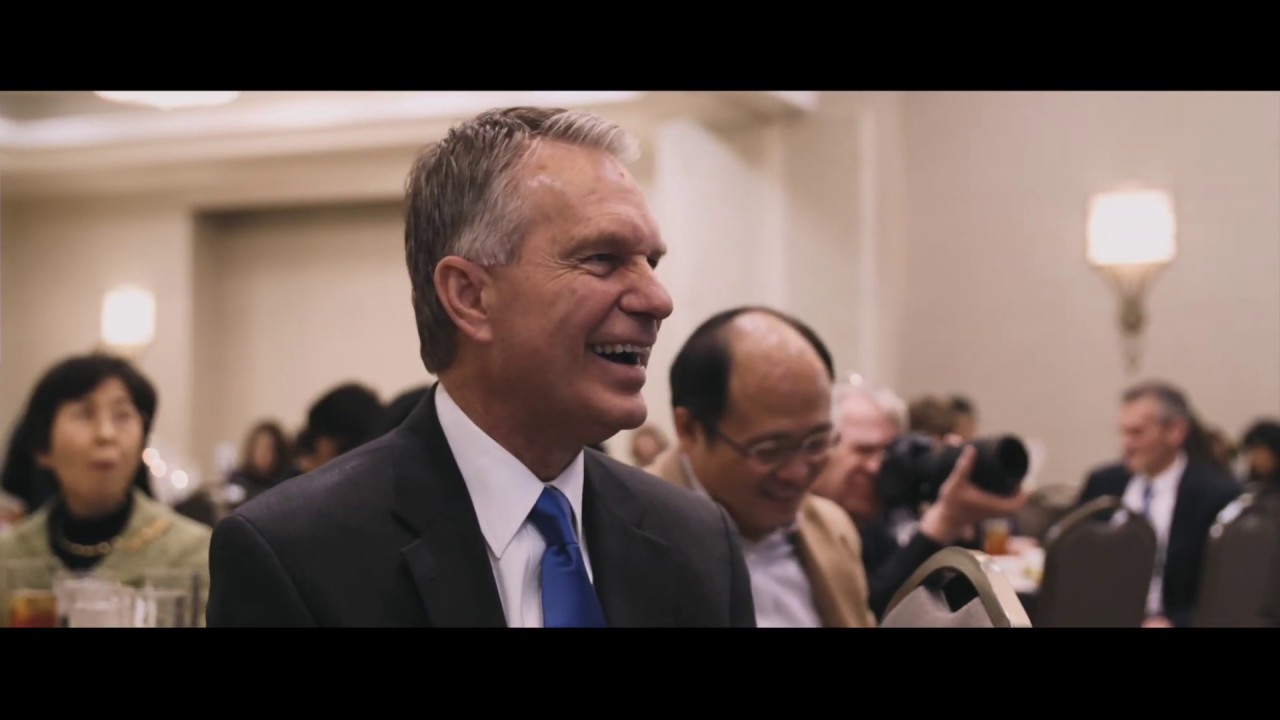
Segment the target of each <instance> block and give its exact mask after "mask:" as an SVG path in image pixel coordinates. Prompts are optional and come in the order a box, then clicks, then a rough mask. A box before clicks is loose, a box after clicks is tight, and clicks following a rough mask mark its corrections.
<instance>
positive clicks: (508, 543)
mask: <svg viewBox="0 0 1280 720" xmlns="http://www.w3.org/2000/svg"><path fill="white" fill-rule="evenodd" d="M436 411H437V413H438V414H439V416H440V427H441V429H443V430H444V436H445V439H446V440H448V441H449V449H450V450H451V451H452V452H453V458H454V460H455V461H456V462H457V463H458V469H459V470H460V471H462V479H463V480H464V481H465V482H466V484H467V492H468V493H470V495H471V503H472V505H473V506H474V507H475V511H476V518H477V519H478V520H479V521H480V531H481V532H482V533H483V534H484V539H485V544H486V545H487V546H488V550H489V562H490V563H491V564H492V566H493V577H494V579H495V580H496V581H497V584H498V595H499V597H501V599H502V609H503V611H504V613H505V614H506V616H507V626H508V627H542V579H541V569H542V553H543V551H545V550H546V548H547V543H546V541H545V540H543V539H542V534H541V533H539V532H538V529H537V528H536V527H534V525H533V523H532V522H530V521H529V513H530V512H531V511H532V510H533V506H534V504H535V503H536V502H537V501H538V498H539V497H541V496H542V491H543V489H544V488H545V485H544V484H543V482H542V481H541V480H539V479H538V477H537V476H536V475H534V474H533V472H531V471H530V470H529V468H527V467H525V466H524V464H523V463H521V462H520V461H519V460H517V459H516V458H515V456H513V455H512V454H511V453H509V452H507V450H506V449H505V448H503V447H502V446H501V445H499V444H498V443H497V441H495V440H494V439H493V438H491V437H489V436H488V435H487V434H485V432H484V431H483V430H481V429H480V428H479V427H477V426H476V424H475V423H474V422H472V421H471V418H469V417H467V415H466V413H464V412H462V408H460V407H458V405H457V403H456V402H454V400H453V398H451V397H450V396H449V393H448V392H447V391H446V390H445V387H444V383H440V384H438V385H437V386H436ZM584 482H585V480H584V474H583V454H582V453H578V455H577V457H575V458H574V459H573V462H571V463H569V466H568V467H566V468H565V469H564V472H562V473H560V475H559V477H557V478H556V479H555V480H552V481H551V482H550V483H549V484H550V485H553V486H555V488H556V489H557V490H559V491H560V492H562V493H564V495H565V497H567V498H568V499H569V504H570V505H571V506H572V507H573V528H574V532H575V533H576V534H577V536H578V543H579V544H580V545H581V547H582V557H583V560H584V561H585V563H586V566H587V575H588V577H593V576H592V572H591V557H590V555H589V554H588V552H587V542H586V537H585V536H584V535H583V533H582V488H583V485H584Z"/></svg>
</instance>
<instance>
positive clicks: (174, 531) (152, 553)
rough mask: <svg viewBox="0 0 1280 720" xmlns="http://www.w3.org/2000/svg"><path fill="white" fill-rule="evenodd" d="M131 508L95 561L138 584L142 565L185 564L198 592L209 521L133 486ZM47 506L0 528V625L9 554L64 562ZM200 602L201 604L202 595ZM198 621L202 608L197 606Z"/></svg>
mask: <svg viewBox="0 0 1280 720" xmlns="http://www.w3.org/2000/svg"><path fill="white" fill-rule="evenodd" d="M133 493H134V496H133V502H134V505H133V512H132V514H130V516H129V521H128V522H127V523H126V524H125V529H124V532H123V533H122V534H121V535H120V539H119V541H118V543H117V544H116V547H115V549H114V550H112V551H111V552H110V553H109V554H108V555H107V556H106V557H104V558H103V559H102V561H101V562H100V563H98V564H97V565H96V566H95V568H94V569H95V570H96V569H102V570H106V571H110V572H111V573H113V574H114V575H115V576H116V579H118V580H119V581H120V582H122V583H125V584H128V585H133V586H137V585H139V584H141V582H142V574H143V571H145V570H153V569H184V568H190V569H191V570H193V571H195V572H198V573H200V575H201V595H202V596H207V594H208V587H209V538H210V536H211V535H212V533H213V531H212V530H211V529H210V528H209V527H208V526H207V525H203V524H201V523H198V522H196V521H194V520H191V519H189V518H186V517H183V516H182V515H179V514H178V513H176V512H174V511H173V510H172V509H171V508H169V507H168V506H167V505H165V504H163V503H161V502H158V501H156V500H153V499H151V498H149V497H147V496H146V495H145V494H143V493H142V492H140V491H138V490H134V491H133ZM49 512H50V506H48V505H46V506H45V507H42V508H41V509H39V510H37V511H36V512H35V513H33V514H32V515H31V516H30V517H28V518H27V519H26V520H24V521H23V522H21V523H20V524H18V525H16V526H14V527H12V528H9V529H8V530H6V531H4V532H0V601H2V602H3V604H2V605H0V627H4V626H6V625H8V623H9V600H8V595H9V590H8V588H7V587H6V585H7V579H6V577H5V573H4V572H3V567H4V564H5V563H7V562H9V561H10V560H27V559H39V560H47V561H50V562H56V563H57V564H58V565H62V563H61V561H60V560H59V559H58V556H57V555H56V554H55V553H54V551H53V548H51V547H50V546H49ZM199 605H200V606H201V607H203V605H204V597H202V598H200V601H199ZM199 618H200V622H201V624H203V620H204V612H203V610H201V611H200V612H199Z"/></svg>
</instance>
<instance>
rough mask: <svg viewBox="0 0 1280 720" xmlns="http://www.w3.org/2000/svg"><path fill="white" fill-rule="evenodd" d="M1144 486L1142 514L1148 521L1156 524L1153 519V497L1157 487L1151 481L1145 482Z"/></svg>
mask: <svg viewBox="0 0 1280 720" xmlns="http://www.w3.org/2000/svg"><path fill="white" fill-rule="evenodd" d="M1142 485H1143V487H1142V514H1143V516H1144V517H1146V518H1147V519H1148V520H1151V521H1152V522H1155V521H1154V520H1152V518H1151V495H1152V493H1153V492H1154V491H1155V487H1154V486H1153V485H1152V483H1151V481H1150V480H1146V481H1144V482H1143V484H1142Z"/></svg>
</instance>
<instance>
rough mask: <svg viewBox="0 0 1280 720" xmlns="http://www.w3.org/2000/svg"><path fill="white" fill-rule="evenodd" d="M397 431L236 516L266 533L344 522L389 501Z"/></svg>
mask: <svg viewBox="0 0 1280 720" xmlns="http://www.w3.org/2000/svg"><path fill="white" fill-rule="evenodd" d="M393 435H394V433H391V434H388V435H385V436H383V437H381V438H378V439H376V440H373V441H371V442H369V443H367V444H365V445H362V446H360V447H358V448H356V449H354V450H351V451H350V452H348V453H346V454H344V455H341V456H339V457H337V458H334V459H333V460H330V461H329V462H327V463H325V464H324V465H322V466H321V467H319V468H316V469H315V470H312V471H310V472H306V473H303V474H301V475H297V476H295V477H292V478H289V479H288V480H285V481H284V482H282V483H280V484H278V485H276V486H274V487H271V488H269V489H268V490H265V491H263V492H262V493H261V494H259V495H258V496H256V497H255V498H253V499H252V500H250V501H248V502H246V503H245V504H244V505H241V506H240V507H238V508H236V509H235V510H234V511H233V512H232V513H231V514H232V515H233V516H235V517H239V518H241V519H243V520H246V521H248V522H249V523H250V524H251V525H253V526H254V527H256V528H258V529H259V531H260V532H261V531H262V529H263V528H264V527H278V526H280V525H289V526H300V525H305V524H307V523H308V522H311V521H313V520H317V519H321V518H328V517H333V518H341V517H344V516H347V515H349V514H350V513H351V512H352V511H353V510H356V509H358V508H361V507H364V506H366V505H368V503H369V501H370V500H371V499H372V498H376V497H378V496H379V495H380V494H385V495H387V497H388V502H389V497H390V487H391V479H392V476H393V473H394V467H395V464H394V458H393V455H394V453H393V449H394V439H393Z"/></svg>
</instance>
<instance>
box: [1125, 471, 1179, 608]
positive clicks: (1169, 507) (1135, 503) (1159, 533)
mask: <svg viewBox="0 0 1280 720" xmlns="http://www.w3.org/2000/svg"><path fill="white" fill-rule="evenodd" d="M1186 469H1187V456H1186V454H1184V453H1179V454H1178V457H1177V458H1175V459H1174V461H1173V464H1172V465H1170V466H1169V467H1167V468H1165V469H1164V471H1163V472H1161V473H1159V474H1157V475H1156V476H1155V477H1154V478H1152V477H1148V476H1146V475H1134V476H1133V477H1132V478H1130V479H1129V485H1128V487H1126V488H1125V491H1124V497H1123V499H1122V500H1123V502H1124V506H1125V508H1126V509H1128V510H1129V512H1132V513H1134V514H1137V515H1142V514H1143V509H1144V504H1145V502H1146V498H1145V495H1146V492H1147V487H1148V486H1150V488H1151V499H1150V507H1149V509H1147V512H1146V515H1147V519H1148V520H1150V521H1151V527H1153V528H1154V529H1155V531H1156V565H1155V572H1154V573H1152V576H1151V588H1150V590H1149V591H1148V593H1147V613H1148V614H1150V615H1163V614H1164V597H1163V595H1162V592H1163V578H1164V561H1165V554H1166V553H1167V552H1168V550H1169V528H1170V527H1171V526H1172V525H1173V509H1174V506H1175V505H1177V502H1178V485H1179V484H1180V483H1181V482H1182V473H1183V472H1185V471H1186ZM1119 519H1123V516H1121V517H1120V518H1119Z"/></svg>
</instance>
